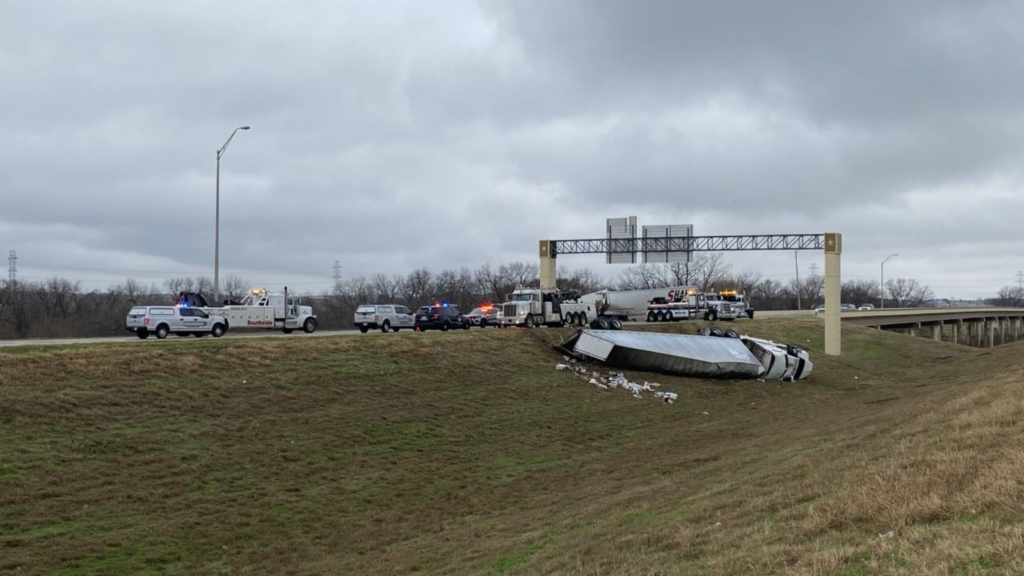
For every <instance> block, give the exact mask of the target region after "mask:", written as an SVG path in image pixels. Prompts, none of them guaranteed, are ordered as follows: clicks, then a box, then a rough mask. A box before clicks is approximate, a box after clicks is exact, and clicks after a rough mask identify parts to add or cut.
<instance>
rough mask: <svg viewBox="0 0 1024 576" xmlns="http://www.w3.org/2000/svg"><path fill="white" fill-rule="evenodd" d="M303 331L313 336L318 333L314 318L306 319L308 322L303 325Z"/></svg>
mask: <svg viewBox="0 0 1024 576" xmlns="http://www.w3.org/2000/svg"><path fill="white" fill-rule="evenodd" d="M302 331H303V332H305V333H306V334H312V333H313V332H316V320H313V319H312V318H306V321H305V322H303V323H302Z"/></svg>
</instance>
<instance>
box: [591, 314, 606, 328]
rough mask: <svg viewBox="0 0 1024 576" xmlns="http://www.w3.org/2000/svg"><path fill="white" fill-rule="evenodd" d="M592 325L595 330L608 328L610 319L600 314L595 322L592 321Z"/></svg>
mask: <svg viewBox="0 0 1024 576" xmlns="http://www.w3.org/2000/svg"><path fill="white" fill-rule="evenodd" d="M590 327H591V328H593V329H594V330H607V329H608V319H607V318H602V317H600V316H598V317H597V318H595V319H594V321H593V322H591V323H590Z"/></svg>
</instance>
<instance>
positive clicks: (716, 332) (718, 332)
mask: <svg viewBox="0 0 1024 576" xmlns="http://www.w3.org/2000/svg"><path fill="white" fill-rule="evenodd" d="M708 336H714V337H716V338H721V337H723V336H725V334H724V333H723V332H722V329H721V328H718V327H716V326H712V327H711V328H710V329H708Z"/></svg>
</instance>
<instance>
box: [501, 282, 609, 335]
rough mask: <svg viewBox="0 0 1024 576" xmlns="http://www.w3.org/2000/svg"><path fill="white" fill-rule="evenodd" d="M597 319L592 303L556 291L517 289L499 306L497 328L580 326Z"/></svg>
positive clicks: (594, 306)
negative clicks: (579, 300)
mask: <svg viewBox="0 0 1024 576" xmlns="http://www.w3.org/2000/svg"><path fill="white" fill-rule="evenodd" d="M596 317H597V310H596V305H595V304H594V303H593V302H589V303H588V302H578V301H577V300H576V298H575V295H574V294H569V293H562V292H560V291H559V290H557V289H543V290H542V289H540V288H517V289H516V290H514V291H513V292H512V294H511V295H509V297H508V300H507V301H506V302H505V303H504V304H502V305H501V309H500V310H499V312H498V325H499V326H501V327H509V326H525V327H526V328H533V327H534V326H539V325H542V324H543V325H546V326H552V327H555V326H564V325H566V324H570V325H579V326H583V325H585V324H586V323H587V322H589V321H590V320H593V319H594V318H596Z"/></svg>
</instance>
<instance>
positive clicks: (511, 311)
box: [501, 304, 518, 318]
mask: <svg viewBox="0 0 1024 576" xmlns="http://www.w3.org/2000/svg"><path fill="white" fill-rule="evenodd" d="M517 312H518V310H517V309H516V305H515V304H505V305H504V306H502V307H501V315H502V316H507V317H509V318H514V317H515V315H516V313H517Z"/></svg>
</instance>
